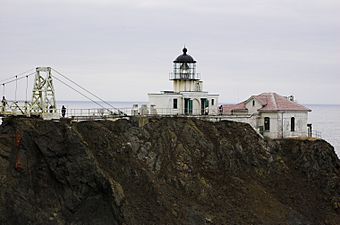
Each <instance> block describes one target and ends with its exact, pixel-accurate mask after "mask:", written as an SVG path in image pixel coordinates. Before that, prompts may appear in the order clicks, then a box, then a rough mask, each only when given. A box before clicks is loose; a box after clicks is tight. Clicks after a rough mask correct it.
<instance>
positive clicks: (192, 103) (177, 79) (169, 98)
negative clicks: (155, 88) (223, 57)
mask: <svg viewBox="0 0 340 225" xmlns="http://www.w3.org/2000/svg"><path fill="white" fill-rule="evenodd" d="M187 51H188V50H187V49H186V48H183V54H181V55H180V56H178V57H177V58H176V59H175V61H173V63H174V67H173V72H172V73H170V80H171V81H172V83H173V90H172V91H162V92H160V93H149V94H148V96H149V105H150V110H151V111H150V113H153V114H160V115H217V114H218V96H219V95H218V94H209V93H208V92H206V91H203V81H201V79H200V74H198V73H196V61H195V60H194V59H193V57H191V56H190V55H188V54H187Z"/></svg>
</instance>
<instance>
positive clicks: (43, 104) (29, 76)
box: [0, 67, 127, 120]
mask: <svg viewBox="0 0 340 225" xmlns="http://www.w3.org/2000/svg"><path fill="white" fill-rule="evenodd" d="M54 82H59V83H60V84H61V85H63V86H65V87H67V88H70V89H72V90H73V91H75V92H76V93H78V94H79V95H81V96H83V97H85V98H86V99H87V100H89V101H91V102H92V103H93V104H95V105H96V106H97V108H92V109H78V110H67V113H66V109H64V110H62V109H58V108H57V102H56V97H55V92H56V91H55V87H54ZM0 84H1V88H2V100H1V106H0V117H8V116H24V117H40V118H43V119H46V120H51V119H60V118H61V117H69V118H73V119H77V120H87V119H108V118H119V117H126V116H127V113H126V112H123V111H122V110H120V109H118V108H116V107H114V106H113V105H111V104H110V103H109V102H107V101H105V100H104V99H102V98H100V97H99V96H97V95H96V94H94V93H93V92H91V91H89V90H87V89H86V88H84V87H82V86H80V85H79V84H78V83H77V82H75V81H73V80H72V79H70V78H69V77H68V76H66V75H64V74H62V73H61V72H59V71H57V70H55V69H53V68H51V67H37V68H36V69H35V70H34V69H31V70H28V71H25V72H23V73H20V74H17V75H14V76H10V77H8V78H6V79H4V80H1V81H0Z"/></svg>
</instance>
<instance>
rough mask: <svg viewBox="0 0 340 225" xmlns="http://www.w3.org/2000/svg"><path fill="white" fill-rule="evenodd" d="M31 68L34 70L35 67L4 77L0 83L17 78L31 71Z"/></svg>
mask: <svg viewBox="0 0 340 225" xmlns="http://www.w3.org/2000/svg"><path fill="white" fill-rule="evenodd" d="M31 70H33V69H30V70H27V71H25V72H22V73H18V74H16V75H14V76H11V77H7V78H5V79H2V80H1V81H0V83H5V81H7V80H12V79H13V78H16V77H21V76H25V74H27V73H29V72H30V71H31Z"/></svg>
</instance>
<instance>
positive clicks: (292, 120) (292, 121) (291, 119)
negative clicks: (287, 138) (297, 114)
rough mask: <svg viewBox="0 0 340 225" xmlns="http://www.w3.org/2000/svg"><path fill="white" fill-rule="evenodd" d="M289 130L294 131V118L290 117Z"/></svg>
mask: <svg viewBox="0 0 340 225" xmlns="http://www.w3.org/2000/svg"><path fill="white" fill-rule="evenodd" d="M290 131H295V118H294V117H292V118H290Z"/></svg>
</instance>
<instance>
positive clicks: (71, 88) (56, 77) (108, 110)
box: [54, 76, 112, 112]
mask: <svg viewBox="0 0 340 225" xmlns="http://www.w3.org/2000/svg"><path fill="white" fill-rule="evenodd" d="M54 78H55V79H56V80H58V81H59V82H61V83H62V84H64V85H66V86H67V87H69V88H71V89H72V90H74V91H75V92H77V93H78V94H80V95H81V96H83V97H85V98H87V99H88V100H90V101H91V102H93V103H94V104H96V105H98V106H100V107H101V108H104V109H107V108H106V107H104V106H103V105H101V104H99V103H98V102H96V101H94V100H92V99H91V98H90V97H88V96H86V95H84V94H83V93H81V92H80V91H78V90H77V89H75V88H73V87H72V86H71V85H69V84H67V83H65V82H64V81H62V80H60V79H59V78H58V77H55V76H54ZM107 110H108V111H110V112H112V111H111V110H109V109H107Z"/></svg>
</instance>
